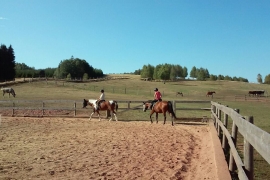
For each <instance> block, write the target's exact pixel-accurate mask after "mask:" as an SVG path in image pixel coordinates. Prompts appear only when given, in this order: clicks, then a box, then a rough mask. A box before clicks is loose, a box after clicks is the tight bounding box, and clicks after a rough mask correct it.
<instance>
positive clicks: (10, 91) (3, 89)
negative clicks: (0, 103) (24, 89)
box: [1, 87, 16, 97]
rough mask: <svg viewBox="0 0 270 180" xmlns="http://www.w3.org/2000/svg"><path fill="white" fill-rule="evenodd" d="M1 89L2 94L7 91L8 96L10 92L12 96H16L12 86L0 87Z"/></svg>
mask: <svg viewBox="0 0 270 180" xmlns="http://www.w3.org/2000/svg"><path fill="white" fill-rule="evenodd" d="M1 91H3V96H4V95H5V93H8V96H9V97H10V94H12V96H13V97H15V96H16V94H15V91H14V89H13V88H10V87H6V88H3V87H2V88H1Z"/></svg>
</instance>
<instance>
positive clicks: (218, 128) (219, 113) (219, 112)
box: [217, 109, 221, 138]
mask: <svg viewBox="0 0 270 180" xmlns="http://www.w3.org/2000/svg"><path fill="white" fill-rule="evenodd" d="M218 119H219V121H221V110H220V109H219V110H218ZM219 121H218V122H217V132H218V137H219V138H220V137H221V130H220V129H221V128H220V125H219Z"/></svg>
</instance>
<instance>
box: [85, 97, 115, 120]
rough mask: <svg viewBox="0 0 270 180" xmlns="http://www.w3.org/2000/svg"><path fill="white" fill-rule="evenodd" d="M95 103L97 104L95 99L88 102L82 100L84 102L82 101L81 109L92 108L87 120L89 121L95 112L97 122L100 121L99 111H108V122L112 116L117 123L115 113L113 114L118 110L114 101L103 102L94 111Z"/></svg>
mask: <svg viewBox="0 0 270 180" xmlns="http://www.w3.org/2000/svg"><path fill="white" fill-rule="evenodd" d="M96 102H97V100H96V99H89V100H86V99H84V100H83V108H85V107H86V106H87V105H89V106H91V107H93V112H92V113H91V115H90V118H89V120H91V118H92V115H93V114H94V113H95V112H97V114H98V118H99V121H100V120H101V118H100V113H99V111H106V110H109V111H111V118H110V119H109V121H111V120H112V118H113V115H114V117H115V120H116V121H117V116H116V112H115V111H117V109H118V104H117V102H116V101H114V100H111V101H103V102H101V103H100V105H99V108H98V109H96V107H97V104H96Z"/></svg>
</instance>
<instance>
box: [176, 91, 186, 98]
mask: <svg viewBox="0 0 270 180" xmlns="http://www.w3.org/2000/svg"><path fill="white" fill-rule="evenodd" d="M178 95H181V96H182V97H183V96H184V94H183V93H182V92H176V96H178Z"/></svg>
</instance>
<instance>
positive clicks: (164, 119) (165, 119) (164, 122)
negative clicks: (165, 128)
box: [163, 112, 166, 124]
mask: <svg viewBox="0 0 270 180" xmlns="http://www.w3.org/2000/svg"><path fill="white" fill-rule="evenodd" d="M163 115H164V123H163V124H165V123H166V112H164V113H163Z"/></svg>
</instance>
